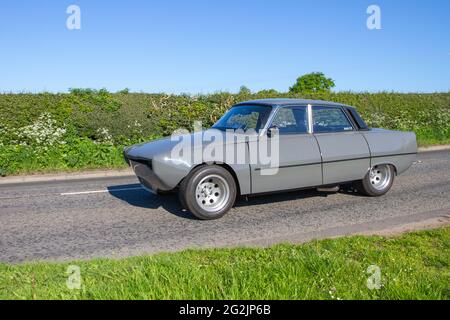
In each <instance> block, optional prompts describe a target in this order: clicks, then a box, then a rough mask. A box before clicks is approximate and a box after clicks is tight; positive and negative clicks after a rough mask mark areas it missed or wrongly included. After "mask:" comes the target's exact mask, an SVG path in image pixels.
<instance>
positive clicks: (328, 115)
mask: <svg viewBox="0 0 450 320" xmlns="http://www.w3.org/2000/svg"><path fill="white" fill-rule="evenodd" d="M313 128H314V132H317V133H321V132H342V131H352V130H353V126H352V124H351V123H350V121H349V120H348V118H347V116H346V115H345V113H344V112H343V111H342V109H341V108H335V107H313Z"/></svg>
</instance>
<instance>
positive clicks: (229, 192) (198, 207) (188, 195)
mask: <svg viewBox="0 0 450 320" xmlns="http://www.w3.org/2000/svg"><path fill="white" fill-rule="evenodd" d="M235 200H236V183H235V181H234V178H233V176H232V175H231V174H230V173H229V172H228V171H227V170H226V169H224V168H222V167H220V166H217V165H212V166H202V167H199V168H197V169H195V170H194V171H192V172H191V173H190V174H189V176H188V177H186V179H185V180H184V181H183V182H182V183H181V186H180V202H181V204H182V205H183V206H184V207H185V208H186V209H187V210H189V211H190V212H192V214H194V215H195V216H196V217H197V218H199V219H202V220H212V219H218V218H220V217H222V216H223V215H225V214H226V213H227V212H228V210H230V209H231V207H232V206H233V205H234V202H235Z"/></svg>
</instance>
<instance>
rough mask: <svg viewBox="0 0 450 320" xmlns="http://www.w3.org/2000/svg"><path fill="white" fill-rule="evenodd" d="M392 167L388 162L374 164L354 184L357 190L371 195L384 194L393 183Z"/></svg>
mask: <svg viewBox="0 0 450 320" xmlns="http://www.w3.org/2000/svg"><path fill="white" fill-rule="evenodd" d="M394 177H395V171H394V167H393V166H391V165H389V164H382V165H377V166H374V167H373V168H371V169H370V170H369V172H368V173H367V175H366V176H365V177H364V179H363V180H361V181H359V182H358V183H357V185H356V188H357V190H358V191H359V192H360V193H362V194H365V195H368V196H371V197H379V196H382V195H384V194H386V193H387V192H388V191H389V190H390V189H391V187H392V184H393V183H394Z"/></svg>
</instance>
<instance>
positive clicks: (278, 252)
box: [0, 228, 450, 299]
mask: <svg viewBox="0 0 450 320" xmlns="http://www.w3.org/2000/svg"><path fill="white" fill-rule="evenodd" d="M449 249H450V228H443V229H437V230H431V231H421V232H417V233H410V234H405V235H401V236H398V237H394V238H383V237H362V236H355V237H347V238H339V239H331V240H321V241H313V242H310V243H306V244H302V245H288V244H284V245H278V246H274V247H271V248H264V249H263V248H237V249H213V250H188V251H184V252H180V253H170V254H169V253H167V254H158V255H154V256H145V257H136V258H128V259H122V260H110V259H101V260H92V261H79V262H72V263H34V264H24V265H5V264H1V265H0V299H449V298H450V270H449V263H450V251H449ZM69 265H77V266H79V268H80V271H81V279H82V280H81V283H82V286H81V289H80V290H69V289H68V288H67V286H66V280H67V277H68V276H67V274H66V271H67V268H68V266H69ZM371 265H376V266H378V267H379V268H380V271H381V274H380V275H381V288H380V289H379V290H377V289H373V290H370V289H369V288H368V287H367V281H368V278H369V277H371V276H372V279H373V274H371V273H368V268H369V266H371Z"/></svg>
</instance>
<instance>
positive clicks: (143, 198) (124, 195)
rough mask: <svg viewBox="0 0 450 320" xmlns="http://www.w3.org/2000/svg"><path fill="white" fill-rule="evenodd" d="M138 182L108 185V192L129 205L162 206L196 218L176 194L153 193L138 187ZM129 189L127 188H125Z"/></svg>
mask: <svg viewBox="0 0 450 320" xmlns="http://www.w3.org/2000/svg"><path fill="white" fill-rule="evenodd" d="M139 187H140V184H127V185H118V186H110V187H108V188H107V189H108V191H109V194H110V195H112V196H113V197H115V198H117V199H120V200H122V201H124V202H126V203H128V204H130V205H131V206H134V207H139V208H144V209H158V208H163V209H164V210H166V211H167V212H170V213H171V214H173V215H176V216H178V217H180V218H184V219H196V218H195V217H194V216H193V215H192V214H191V213H190V212H188V211H185V210H183V209H182V207H181V205H180V202H179V201H178V196H177V195H176V194H167V195H155V194H151V193H150V192H148V191H145V190H144V189H138V188H139ZM127 189H129V190H127Z"/></svg>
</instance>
